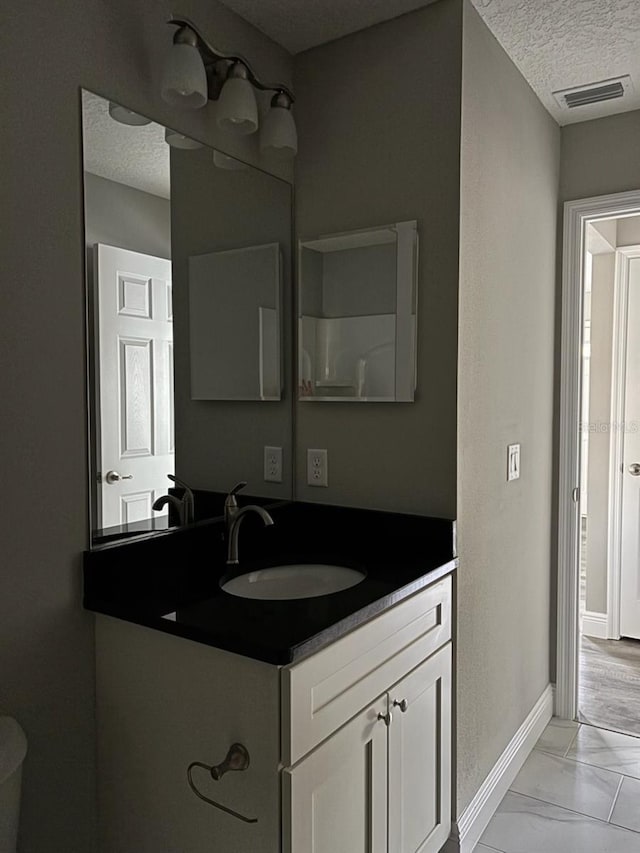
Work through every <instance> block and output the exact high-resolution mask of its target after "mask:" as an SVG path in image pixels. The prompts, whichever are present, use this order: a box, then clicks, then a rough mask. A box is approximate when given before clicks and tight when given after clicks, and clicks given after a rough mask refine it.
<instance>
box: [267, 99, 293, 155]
mask: <svg viewBox="0 0 640 853" xmlns="http://www.w3.org/2000/svg"><path fill="white" fill-rule="evenodd" d="M260 151H262V153H263V154H270V155H272V156H273V157H275V158H277V159H278V160H288V159H290V158H291V157H295V156H296V154H297V153H298V131H297V130H296V123H295V121H294V120H293V116H292V115H291V98H290V97H289V95H288V94H287V93H286V92H284V91H281V92H277V93H276V94H275V95H274V96H273V98H272V99H271V109H270V110H269V112H268V113H267V115H266V116H265V119H264V122H263V123H262V127H261V128H260Z"/></svg>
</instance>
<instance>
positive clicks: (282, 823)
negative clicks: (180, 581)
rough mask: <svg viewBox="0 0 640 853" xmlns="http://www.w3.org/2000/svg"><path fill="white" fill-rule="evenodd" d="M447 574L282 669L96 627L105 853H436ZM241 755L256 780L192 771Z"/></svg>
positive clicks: (445, 704)
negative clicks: (237, 750)
mask: <svg viewBox="0 0 640 853" xmlns="http://www.w3.org/2000/svg"><path fill="white" fill-rule="evenodd" d="M450 640H451V577H450V576H445V577H444V578H442V579H440V580H438V581H436V582H435V583H433V584H432V585H430V586H428V587H426V588H424V589H422V590H420V591H419V592H416V593H415V594H414V595H412V596H410V597H408V598H406V599H404V600H403V601H401V602H400V603H398V604H396V605H394V606H393V607H390V608H389V609H387V610H385V611H383V612H382V613H380V614H379V615H378V616H375V617H374V618H372V619H370V620H369V621H368V622H366V623H365V624H363V625H361V626H359V627H356V628H354V629H353V630H352V631H350V632H349V633H347V634H346V635H344V636H342V637H340V638H339V639H337V640H336V641H334V642H333V643H330V644H329V645H326V646H324V647H323V648H322V649H320V650H319V651H318V652H316V653H315V654H311V655H308V656H307V657H305V658H303V659H302V660H300V661H298V662H296V663H294V664H291V665H289V666H285V667H277V666H274V665H270V664H267V663H261V662H259V661H254V660H251V659H249V658H245V657H241V656H239V655H235V654H231V653H229V652H224V651H221V650H218V649H215V648H212V647H209V646H206V645H201V644H198V643H193V642H191V641H189V640H185V639H182V638H179V637H174V636H171V635H168V634H165V633H162V632H158V631H154V630H151V629H147V628H143V627H140V626H138V625H132V624H129V623H126V622H122V621H120V620H117V619H112V618H110V617H104V616H98V622H97V678H98V697H97V705H98V707H97V715H98V780H99V781H98V786H99V790H98V794H99V813H100V839H101V847H100V850H101V853H131V851H132V850H135V851H136V853H187V851H188V853H205V851H206V853H211V851H212V850H215V851H216V853H437V851H439V850H440V849H441V847H442V846H443V845H444V843H445V841H446V840H447V837H448V835H449V830H450V802H451V790H450V789H451V782H450V777H451V642H450ZM234 742H240V743H242V744H244V745H245V746H246V747H247V749H248V751H249V753H250V756H251V763H250V766H249V768H248V769H247V770H246V771H244V772H240V773H228V774H226V775H225V776H224V777H223V778H222V779H221V780H220V781H219V782H214V781H213V780H212V779H211V777H210V775H209V774H208V773H207V772H206V771H205V770H200V769H199V768H198V769H197V773H195V772H194V778H196V780H197V784H198V787H199V789H200V791H201V793H203V794H204V795H205V796H206V797H208V798H211V799H213V800H215V801H217V802H219V803H222V804H224V805H225V806H226V807H227V808H230V809H232V810H234V811H237V812H239V813H241V814H243V815H245V816H247V817H250V818H255V819H257V823H244V822H242V821H240V820H238V819H237V818H234V817H233V816H231V815H229V814H226V813H224V812H222V811H219V810H218V809H215V808H214V807H213V806H211V805H209V804H208V803H207V802H205V801H203V800H201V799H199V798H198V797H197V796H196V795H195V794H194V793H193V792H192V790H191V789H190V788H189V785H188V784H187V778H186V769H187V767H188V765H189V764H190V763H191V762H193V761H201V762H203V763H206V764H209V765H212V764H216V763H219V762H221V761H222V760H223V759H224V757H225V755H226V751H227V749H228V747H229V746H230V745H231V743H234Z"/></svg>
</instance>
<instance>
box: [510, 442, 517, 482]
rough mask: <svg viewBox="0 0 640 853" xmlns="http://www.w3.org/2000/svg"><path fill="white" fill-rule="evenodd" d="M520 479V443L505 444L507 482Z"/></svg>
mask: <svg viewBox="0 0 640 853" xmlns="http://www.w3.org/2000/svg"><path fill="white" fill-rule="evenodd" d="M519 479H520V445H519V444H509V445H508V446H507V482H511V480H519Z"/></svg>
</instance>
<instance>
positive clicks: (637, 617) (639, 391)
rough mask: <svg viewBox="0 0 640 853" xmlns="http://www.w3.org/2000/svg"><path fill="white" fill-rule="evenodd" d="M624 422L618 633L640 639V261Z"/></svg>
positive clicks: (632, 290)
mask: <svg viewBox="0 0 640 853" xmlns="http://www.w3.org/2000/svg"><path fill="white" fill-rule="evenodd" d="M624 421H625V430H624V456H623V458H624V464H623V478H622V548H621V576H620V633H621V634H622V636H623V637H635V638H637V639H640V258H632V259H631V261H630V264H629V307H628V317H627V365H626V378H625V416H624ZM635 466H638V467H637V468H636V467H635Z"/></svg>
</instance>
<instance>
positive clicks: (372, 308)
mask: <svg viewBox="0 0 640 853" xmlns="http://www.w3.org/2000/svg"><path fill="white" fill-rule="evenodd" d="M396 257H397V247H396V244H395V243H385V244H383V245H382V246H366V247H363V248H360V249H345V250H343V251H341V252H325V253H324V254H323V256H322V258H323V261H324V277H323V285H324V286H323V293H322V309H323V313H322V316H323V317H359V316H362V315H366V314H394V313H395V310H396Z"/></svg>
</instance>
